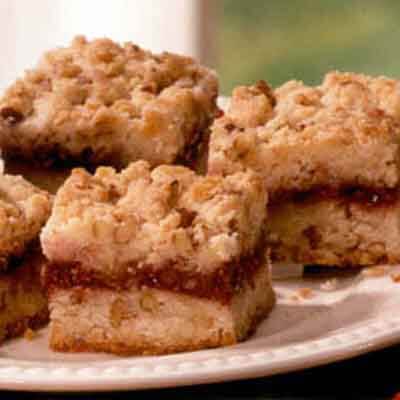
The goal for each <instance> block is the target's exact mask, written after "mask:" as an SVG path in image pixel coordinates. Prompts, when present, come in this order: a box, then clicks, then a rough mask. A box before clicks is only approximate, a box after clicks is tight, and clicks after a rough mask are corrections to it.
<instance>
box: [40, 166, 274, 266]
mask: <svg viewBox="0 0 400 400" xmlns="http://www.w3.org/2000/svg"><path fill="white" fill-rule="evenodd" d="M266 196H267V195H266V192H265V188H264V186H263V185H262V181H261V180H260V178H259V177H258V176H257V175H256V174H254V173H252V172H239V173H237V174H234V175H232V176H229V177H226V178H223V177H216V176H214V177H201V176H197V175H196V174H195V173H194V172H193V171H191V170H189V169H187V168H184V167H179V166H161V167H158V168H155V169H153V170H151V168H150V166H149V164H148V163H147V162H144V161H139V162H136V163H133V164H131V165H130V166H129V167H128V168H126V169H125V170H123V171H122V172H121V173H117V172H116V171H115V170H114V169H112V168H107V167H101V168H98V169H97V171H96V174H95V175H90V174H89V173H87V172H86V171H84V170H82V169H75V170H74V171H73V172H72V175H71V177H70V178H69V179H67V181H66V183H65V184H64V186H63V187H62V188H61V189H60V190H59V191H58V193H57V196H56V198H55V205H54V208H53V211H52V215H51V218H50V220H49V222H48V224H47V225H46V227H45V228H44V230H43V232H42V236H41V240H42V246H43V249H44V252H45V254H46V256H47V257H48V258H49V259H50V261H52V262H55V263H57V262H58V263H63V262H67V263H71V262H79V263H80V264H81V265H83V266H88V267H89V268H99V269H101V270H102V271H103V272H104V271H109V272H110V273H112V272H113V271H114V270H116V269H118V268H127V265H129V263H130V262H131V263H132V262H134V263H135V265H138V266H137V268H140V265H142V264H143V265H144V264H146V265H152V266H154V268H157V266H160V267H161V266H162V265H165V264H166V262H168V261H173V262H175V263H176V264H177V265H179V268H183V269H188V270H193V269H197V268H200V269H201V270H205V271H207V270H213V269H215V268H218V267H220V266H221V263H226V262H231V261H233V260H237V259H239V258H240V257H241V256H243V255H246V254H251V253H252V252H253V251H254V250H255V247H256V245H257V244H258V241H259V239H260V235H261V230H262V227H263V222H264V217H265V208H266V207H265V205H266V202H267V197H266ZM119 272H121V271H119Z"/></svg>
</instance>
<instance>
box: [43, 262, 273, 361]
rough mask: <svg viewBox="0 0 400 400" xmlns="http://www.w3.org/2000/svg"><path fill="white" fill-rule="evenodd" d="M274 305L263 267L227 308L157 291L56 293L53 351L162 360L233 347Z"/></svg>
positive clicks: (76, 290)
mask: <svg viewBox="0 0 400 400" xmlns="http://www.w3.org/2000/svg"><path fill="white" fill-rule="evenodd" d="M274 303H275V297H274V293H273V291H272V287H271V283H270V272H269V268H268V266H265V267H263V268H261V269H259V271H258V272H257V273H256V276H255V277H254V284H250V283H249V282H247V283H245V284H244V285H243V287H242V288H240V289H239V290H238V291H237V293H236V294H234V295H233V296H232V298H231V301H230V302H229V303H228V304H222V303H220V302H218V301H215V300H210V299H206V298H199V297H195V296H190V295H187V294H181V293H176V292H171V291H168V290H162V289H154V288H140V289H139V288H136V287H132V288H130V289H124V290H120V291H115V290H112V289H108V288H82V287H75V288H72V289H54V290H52V292H51V294H50V318H51V323H50V347H51V348H52V349H53V350H55V351H64V352H82V351H94V352H110V353H115V354H120V355H133V354H134V355H161V354H169V353H177V352H183V351H194V350H200V349H205V348H215V347H220V346H227V345H232V344H235V343H237V342H239V341H242V340H244V339H246V338H247V337H248V336H249V335H250V334H251V333H253V332H254V331H255V329H256V327H257V325H258V324H259V322H260V321H261V320H263V319H264V318H265V317H266V316H267V315H268V313H269V312H270V311H271V309H272V307H273V305H274Z"/></svg>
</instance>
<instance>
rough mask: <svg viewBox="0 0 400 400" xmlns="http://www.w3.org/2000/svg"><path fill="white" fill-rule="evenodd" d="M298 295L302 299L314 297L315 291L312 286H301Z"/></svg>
mask: <svg viewBox="0 0 400 400" xmlns="http://www.w3.org/2000/svg"><path fill="white" fill-rule="evenodd" d="M297 295H298V296H299V297H300V298H302V299H311V298H312V297H314V292H313V290H312V289H310V288H301V289H298V290H297Z"/></svg>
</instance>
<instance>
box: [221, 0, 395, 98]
mask: <svg viewBox="0 0 400 400" xmlns="http://www.w3.org/2000/svg"><path fill="white" fill-rule="evenodd" d="M218 4H219V7H220V9H219V18H218V26H217V28H218V29H217V32H218V35H217V40H218V43H217V45H218V60H217V63H218V64H217V70H218V72H219V74H220V78H221V89H222V93H224V94H229V93H230V92H231V90H232V88H233V87H234V86H236V85H238V84H248V83H252V82H254V81H256V80H259V79H265V80H267V81H269V82H270V83H271V84H272V85H273V86H277V85H280V84H281V83H283V82H285V81H287V80H290V79H299V80H303V81H304V82H306V83H308V84H314V83H318V82H320V81H321V78H322V76H323V75H324V74H325V72H327V71H329V70H332V69H338V70H342V71H356V72H364V73H369V74H375V75H388V76H393V77H400V51H399V50H400V1H399V0H348V1H345V0H315V1H313V0H275V1H274V0H265V1H263V0H247V1H246V0H221V1H219V2H218Z"/></svg>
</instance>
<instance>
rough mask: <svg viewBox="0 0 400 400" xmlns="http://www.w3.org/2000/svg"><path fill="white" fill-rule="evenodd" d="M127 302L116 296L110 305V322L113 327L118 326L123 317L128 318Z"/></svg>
mask: <svg viewBox="0 0 400 400" xmlns="http://www.w3.org/2000/svg"><path fill="white" fill-rule="evenodd" d="M130 316H131V315H130V314H129V310H128V304H127V302H126V300H124V299H123V298H117V299H116V300H115V301H114V302H113V303H112V305H111V310H110V322H111V325H112V327H113V328H119V327H120V326H121V323H122V321H123V320H124V319H128V318H129V317H130Z"/></svg>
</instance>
